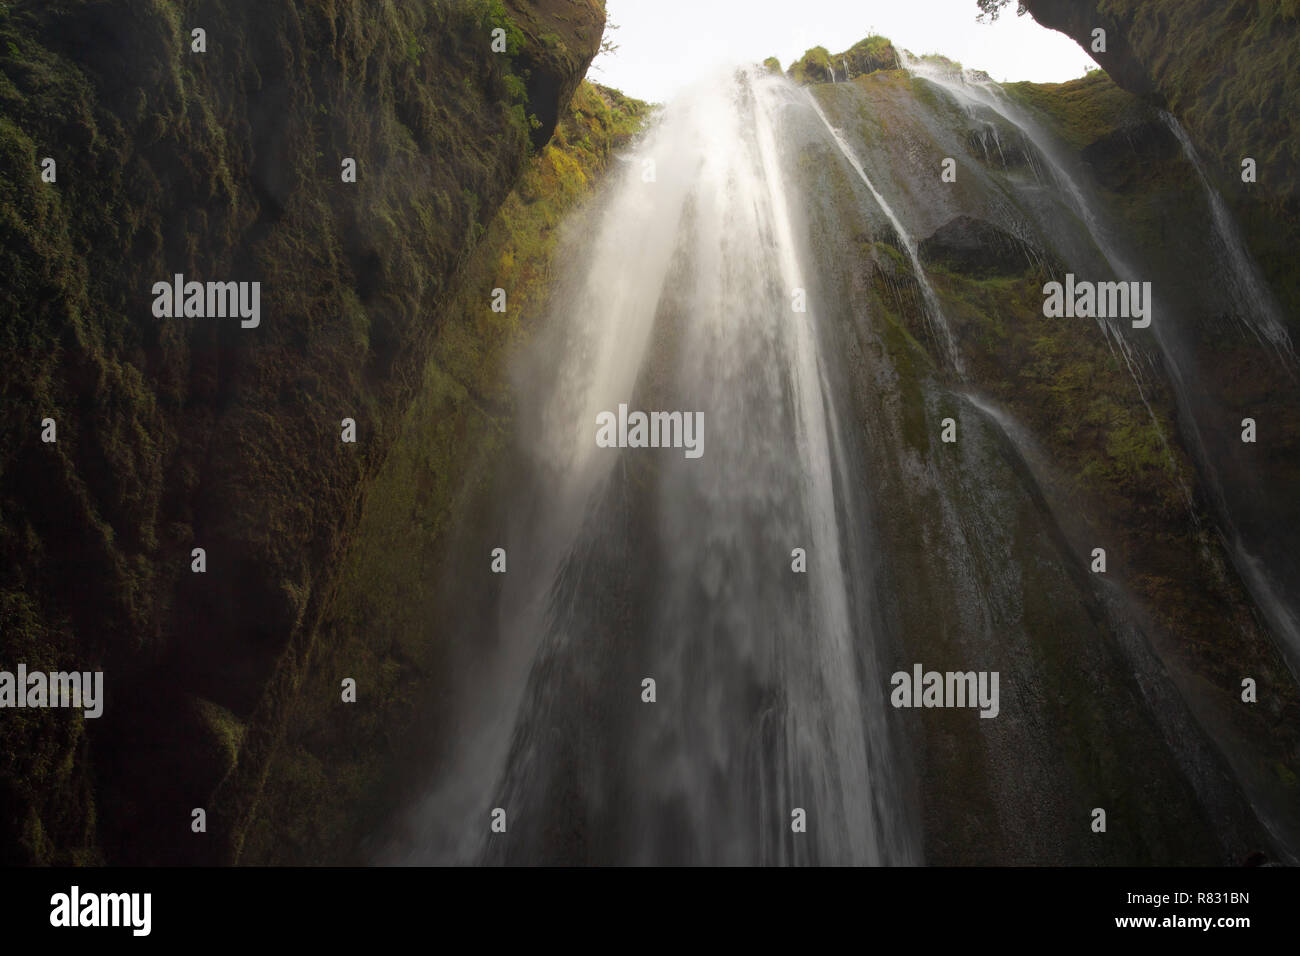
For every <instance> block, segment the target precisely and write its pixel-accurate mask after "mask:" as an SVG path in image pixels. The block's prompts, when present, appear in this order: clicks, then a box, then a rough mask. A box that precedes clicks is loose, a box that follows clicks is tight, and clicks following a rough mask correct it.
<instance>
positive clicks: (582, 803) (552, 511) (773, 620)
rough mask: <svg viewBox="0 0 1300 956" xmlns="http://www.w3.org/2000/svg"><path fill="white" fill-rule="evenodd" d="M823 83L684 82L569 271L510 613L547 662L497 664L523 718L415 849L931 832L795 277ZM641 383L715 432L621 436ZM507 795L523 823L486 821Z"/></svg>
mask: <svg viewBox="0 0 1300 956" xmlns="http://www.w3.org/2000/svg"><path fill="white" fill-rule="evenodd" d="M809 108H810V107H809V105H808V101H807V100H805V99H803V98H802V97H800V96H798V95H796V91H795V90H794V88H793V87H791V86H790V85H789V84H788V82H787V81H786V80H784V79H783V78H780V77H775V76H769V75H766V74H765V73H764V72H763V71H757V70H755V71H740V72H737V73H734V74H728V75H727V76H726V77H725V78H723V79H721V80H719V81H718V82H716V83H711V84H706V85H703V86H701V87H698V88H696V89H695V90H694V91H693V92H692V93H690V94H688V95H685V96H682V97H680V98H679V99H678V100H676V101H675V102H674V103H673V104H672V105H670V106H669V107H668V108H667V109H666V110H665V111H664V113H663V115H662V116H661V118H660V119H659V121H658V122H657V124H656V126H655V127H654V128H653V129H652V130H651V131H650V132H649V133H648V134H647V135H646V137H645V139H644V141H643V142H642V143H641V148H640V149H639V150H638V152H637V156H636V157H634V158H633V161H632V162H630V163H628V164H627V165H626V167H625V169H624V171H623V174H622V177H621V179H620V181H619V182H618V183H617V184H615V185H614V186H613V188H612V190H611V193H610V195H609V196H608V197H607V199H606V202H605V205H604V207H603V210H602V212H601V213H600V219H599V221H598V223H597V224H596V226H595V227H594V228H595V232H594V234H593V236H592V243H591V248H592V249H593V250H594V255H593V256H591V257H583V258H582V260H581V261H580V262H575V265H574V266H573V268H572V269H571V270H570V273H569V274H568V275H567V276H564V277H562V278H561V280H560V282H559V286H558V289H559V291H558V292H557V294H556V301H555V303H554V316H555V322H554V324H555V325H556V327H557V330H556V333H555V336H554V338H553V339H552V340H551V341H550V343H549V347H548V348H542V349H540V350H539V351H540V352H544V353H545V354H546V358H544V359H539V361H542V362H543V364H545V365H546V372H545V374H538V375H537V376H535V377H532V378H531V379H529V378H528V377H527V376H525V379H526V381H525V383H524V384H523V385H522V386H521V389H522V390H523V391H524V392H525V394H526V399H527V400H526V401H525V402H524V403H523V404H525V405H526V406H529V407H533V408H535V409H536V410H537V413H536V416H535V420H534V422H533V424H532V426H531V428H532V431H533V433H532V434H531V436H530V438H529V440H528V442H527V444H528V455H529V456H530V459H531V460H530V469H531V470H532V471H533V472H535V473H536V474H537V475H538V476H539V477H538V478H537V479H536V483H535V487H534V489H533V491H534V494H535V495H536V496H542V497H546V498H547V499H548V500H550V499H554V500H555V501H556V505H555V506H554V507H549V508H547V509H545V511H546V513H545V515H544V516H543V517H542V518H540V519H539V520H537V521H536V522H535V523H534V524H533V525H532V526H531V528H530V530H529V531H527V532H526V533H524V534H522V535H521V539H520V540H518V541H516V542H514V543H513V544H512V546H511V547H510V549H509V550H510V553H511V555H512V561H513V562H514V564H513V565H512V567H511V571H510V573H509V575H507V576H506V577H507V583H506V585H505V586H506V588H507V589H508V591H509V592H510V593H509V594H508V595H506V596H504V600H503V605H504V607H505V608H506V610H505V611H503V614H502V620H501V629H502V632H503V637H502V644H501V646H502V647H503V648H507V647H508V648H510V653H511V654H513V655H518V656H519V657H520V658H522V659H525V660H527V661H528V662H529V666H528V667H527V668H526V669H520V670H518V671H515V672H514V673H513V674H506V673H499V674H497V675H496V680H497V682H498V684H500V683H502V682H506V683H510V682H512V681H513V682H514V684H515V689H514V690H513V691H512V692H509V693H498V694H497V695H496V700H495V702H494V706H495V707H497V708H507V709H509V712H510V713H511V714H512V715H513V719H512V720H510V721H507V722H501V721H493V722H490V723H491V727H490V728H488V729H486V730H484V731H482V732H481V733H479V734H477V735H476V736H475V743H474V745H473V747H472V748H469V747H467V748H464V749H465V753H463V754H462V755H461V757H460V759H459V762H458V764H457V765H456V766H454V767H452V768H450V770H449V772H448V773H447V774H445V775H444V777H443V786H441V787H437V786H436V787H435V788H434V790H433V792H432V793H431V795H430V796H429V797H428V798H427V800H426V801H425V803H424V805H423V806H422V808H421V810H420V813H419V814H418V816H419V818H420V819H421V820H422V821H424V822H423V823H422V824H421V825H422V827H423V833H422V834H421V835H420V836H418V837H417V843H418V844H419V845H418V846H417V847H416V849H415V850H414V851H413V852H409V853H407V854H405V856H404V858H405V859H407V860H415V861H424V860H456V859H462V860H475V859H479V860H483V861H487V862H512V861H517V860H529V861H554V862H577V861H583V862H639V863H654V862H686V863H689V862H713V863H906V862H911V861H913V860H914V859H915V858H916V850H915V841H914V839H913V837H912V835H911V833H910V830H909V828H908V826H907V824H906V823H905V822H904V813H903V810H902V808H901V807H900V806H899V799H898V797H897V795H896V781H895V774H894V770H893V767H892V763H893V760H892V756H891V745H890V741H889V734H888V732H887V728H886V723H885V715H884V706H885V702H884V698H883V691H884V688H885V687H887V683H886V682H885V681H884V680H883V679H882V678H881V677H880V676H879V675H878V674H877V661H876V648H875V647H874V645H873V641H874V639H875V636H876V635H875V633H874V624H873V620H874V619H873V611H872V601H873V597H872V594H871V593H870V589H869V587H868V586H867V585H866V584H865V583H864V582H862V581H861V580H859V577H860V576H859V575H850V574H849V572H850V571H851V570H852V569H854V568H861V567H863V566H865V565H867V564H869V563H870V561H869V556H868V555H866V554H864V553H862V552H863V551H864V549H866V548H869V546H870V545H869V542H868V541H867V540H866V534H865V532H864V531H863V529H862V528H861V527H857V526H850V527H845V526H844V525H843V520H844V517H845V516H846V515H847V516H851V515H855V514H858V513H859V512H860V510H861V505H860V503H859V502H856V501H855V500H854V497H855V495H857V494H859V492H858V490H857V489H855V488H854V487H853V486H852V485H851V484H850V483H849V482H848V481H847V480H846V479H847V476H848V468H847V464H846V450H845V448H844V447H843V434H844V429H842V428H841V427H840V424H839V422H838V420H837V419H838V412H837V410H836V401H835V400H834V397H833V395H832V393H831V390H830V389H829V388H828V380H827V365H826V357H825V355H824V347H823V344H822V341H823V336H822V334H821V330H820V329H819V327H818V323H819V315H818V309H817V306H816V303H815V302H810V303H809V304H808V305H807V307H806V310H803V311H800V310H799V309H797V308H796V306H795V293H796V290H800V289H802V288H803V287H804V286H805V285H806V284H807V283H806V282H805V279H804V270H805V269H806V268H807V267H808V257H809V251H808V247H807V243H806V238H805V236H804V235H803V230H802V226H801V223H800V221H799V219H798V217H797V210H796V209H795V208H794V207H793V206H792V202H793V200H794V197H793V196H792V194H791V193H790V188H789V186H788V183H789V172H788V166H789V164H790V162H791V161H792V158H791V156H790V155H789V153H788V151H787V150H786V149H784V148H783V143H782V138H781V137H780V136H779V133H780V132H781V131H782V130H783V128H784V126H785V120H786V118H787V115H788V114H789V113H790V112H791V111H802V112H803V113H805V114H806V112H807V111H808V110H809ZM647 161H651V162H652V165H651V162H647ZM648 171H650V172H648ZM556 355H558V356H559V359H558V364H557V360H556V358H555V356H556ZM620 404H626V405H628V406H629V407H630V408H631V409H634V410H635V409H644V410H661V411H672V410H680V411H682V412H684V413H688V414H689V413H694V412H700V413H702V416H703V438H704V441H703V454H702V455H701V456H700V457H699V458H694V459H693V458H688V457H687V456H686V455H685V454H684V453H683V451H682V450H680V449H672V448H657V449H654V448H623V449H617V448H599V447H597V444H596V440H595V437H596V421H597V415H598V414H599V413H600V412H602V411H616V410H617V409H618V406H619V405H620ZM796 549H799V550H800V551H801V553H802V554H804V555H806V562H807V570H806V573H795V572H794V571H793V570H792V568H793V565H794V562H795V560H796V559H795V558H794V557H793V554H794V552H795V550H796ZM523 555H529V556H530V557H528V558H524V557H522V556H523ZM513 556H519V557H513ZM532 556H541V557H540V559H537V558H534V557H532ZM646 678H650V679H653V680H654V682H655V693H656V700H655V702H654V703H653V704H651V703H647V702H645V701H643V699H642V694H643V681H644V680H645V679H646ZM471 765H472V766H471ZM484 806H499V807H501V808H503V809H505V810H506V812H507V813H508V814H509V815H510V819H511V820H512V826H511V836H510V838H509V839H506V840H501V839H498V840H494V841H490V842H487V841H484V840H483V839H482V837H481V834H482V827H481V826H479V825H478V821H479V820H481V818H482V813H483V810H482V808H483V807H484ZM468 808H473V813H474V820H473V822H470V821H468V820H464V819H462V818H461V814H462V813H464V812H466V811H467V810H468ZM797 814H802V816H803V818H804V819H806V821H807V824H806V825H807V830H806V833H804V834H801V835H799V838H798V839H795V836H796V834H795V830H794V829H793V827H792V823H793V822H794V820H795V817H796V815H797ZM541 821H544V825H542V823H541ZM566 821H567V823H566ZM515 822H517V825H516V824H515ZM466 831H468V832H472V833H474V834H475V835H476V836H477V837H478V839H477V840H465V839H462V838H461V836H460V835H461V834H462V833H463V832H466ZM516 833H517V834H518V835H517V836H516V835H515V834H516Z"/></svg>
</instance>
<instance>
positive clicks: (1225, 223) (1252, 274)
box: [1160, 110, 1296, 367]
mask: <svg viewBox="0 0 1300 956" xmlns="http://www.w3.org/2000/svg"><path fill="white" fill-rule="evenodd" d="M1160 117H1161V119H1163V120H1164V122H1165V125H1166V126H1168V127H1169V129H1170V131H1171V132H1172V133H1173V134H1174V136H1175V137H1176V138H1177V139H1178V142H1179V143H1180V144H1181V145H1182V148H1183V155H1185V156H1186V157H1187V160H1188V162H1190V163H1191V164H1192V166H1193V167H1194V168H1195V169H1196V175H1197V176H1198V177H1199V178H1200V181H1201V186H1202V188H1203V189H1204V190H1205V199H1206V202H1207V203H1208V204H1209V207H1210V213H1211V216H1212V217H1213V219H1214V235H1215V239H1216V244H1217V245H1218V247H1219V249H1220V251H1221V253H1222V257H1223V259H1224V260H1225V261H1226V262H1227V265H1228V278H1229V281H1230V282H1231V283H1232V286H1233V299H1234V301H1236V302H1239V303H1241V304H1243V305H1244V306H1245V311H1244V313H1241V312H1237V313H1234V314H1235V315H1237V316H1238V317H1239V318H1240V319H1241V321H1242V322H1243V323H1244V324H1245V325H1246V327H1247V328H1248V329H1250V331H1251V332H1253V333H1254V334H1255V335H1256V336H1257V337H1258V338H1259V340H1260V341H1261V342H1264V343H1265V344H1267V345H1270V346H1272V347H1273V349H1274V351H1275V352H1276V353H1277V355H1278V357H1279V358H1281V359H1282V360H1283V362H1285V363H1286V364H1287V365H1288V366H1291V367H1294V366H1295V364H1296V353H1295V348H1294V346H1293V345H1292V342H1291V336H1290V335H1289V334H1288V333H1287V330H1286V326H1285V324H1284V323H1283V321H1282V310H1281V308H1280V307H1279V306H1278V303H1277V300H1276V299H1275V298H1274V297H1273V292H1272V290H1271V289H1269V287H1268V283H1267V282H1265V281H1264V277H1263V275H1261V274H1260V271H1259V266H1258V265H1257V264H1256V263H1255V259H1254V257H1253V256H1251V254H1250V252H1249V251H1248V250H1247V249H1246V242H1245V240H1244V239H1243V238H1242V236H1241V231H1240V230H1239V229H1238V228H1237V223H1236V221H1235V220H1234V219H1233V218H1232V214H1231V213H1230V212H1228V207H1227V204H1226V203H1224V201H1223V197H1222V196H1221V195H1219V191H1218V190H1217V189H1215V188H1214V186H1213V184H1211V182H1210V177H1209V175H1208V174H1207V173H1206V170H1205V163H1204V162H1203V161H1202V160H1201V156H1200V154H1199V153H1198V152H1197V151H1196V147H1195V146H1194V145H1192V140H1191V137H1189V136H1188V135H1187V130H1185V129H1183V124H1182V123H1180V122H1178V120H1177V119H1176V118H1175V117H1174V116H1173V115H1172V114H1170V113H1168V112H1166V111H1164V110H1161V111H1160Z"/></svg>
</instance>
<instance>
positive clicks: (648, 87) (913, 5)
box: [590, 0, 1096, 103]
mask: <svg viewBox="0 0 1300 956" xmlns="http://www.w3.org/2000/svg"><path fill="white" fill-rule="evenodd" d="M606 10H607V12H608V14H609V19H610V20H612V21H613V22H614V23H616V24H618V26H619V29H618V30H615V31H613V32H611V33H610V34H609V35H608V36H609V39H611V40H613V41H614V42H615V43H617V44H618V45H619V49H618V50H616V51H615V52H614V53H613V54H612V55H609V56H602V57H599V58H597V60H596V63H595V66H594V67H593V69H592V72H591V74H590V78H591V79H592V80H595V81H596V82H597V83H603V84H604V85H606V86H613V87H616V88H618V89H621V90H622V91H623V92H624V93H627V94H628V95H629V96H635V97H637V98H639V99H643V100H652V101H655V102H661V103H662V102H665V101H667V100H668V99H670V98H671V97H672V94H673V93H675V92H676V91H677V90H679V89H681V88H682V87H683V86H685V85H687V84H689V83H690V82H691V81H692V80H694V79H697V78H699V77H700V76H702V75H706V74H708V73H709V72H711V71H712V70H713V69H716V68H717V67H719V66H731V65H735V64H739V63H755V62H759V61H761V60H763V59H765V58H767V57H769V56H775V57H777V58H778V59H780V61H781V66H782V67H783V68H788V67H789V66H790V64H791V62H793V61H794V60H797V59H798V58H799V57H801V56H803V53H804V51H805V50H807V49H808V48H809V47H814V46H824V47H826V48H827V49H828V50H830V52H831V53H839V52H840V51H841V50H847V49H848V48H849V47H851V46H852V45H853V44H854V43H856V42H858V41H859V40H861V39H862V38H863V37H866V36H868V35H870V34H872V33H879V34H882V35H884V36H887V37H889V38H890V39H891V40H893V41H894V44H895V46H899V47H903V48H905V49H908V50H911V51H912V52H913V53H915V54H917V55H921V54H925V53H942V54H943V55H944V56H947V57H951V58H952V59H954V60H957V61H958V62H960V63H961V64H962V66H966V67H972V68H975V69H980V70H987V71H988V72H989V73H990V74H991V75H992V76H993V78H994V79H995V80H1002V81H1005V80H1038V81H1040V82H1059V81H1062V80H1069V79H1073V78H1074V77H1077V76H1082V75H1083V73H1084V71H1085V70H1086V69H1087V68H1089V67H1093V66H1095V65H1096V64H1094V63H1093V61H1092V60H1091V59H1090V58H1089V57H1088V55H1087V54H1086V53H1084V52H1083V50H1082V49H1081V48H1080V47H1079V45H1078V44H1076V43H1075V42H1074V41H1073V40H1071V39H1069V38H1067V37H1066V36H1064V35H1063V34H1060V33H1056V32H1055V31H1052V30H1047V29H1045V28H1043V27H1040V26H1039V25H1038V24H1037V23H1036V22H1034V19H1033V18H1032V17H1030V16H1028V15H1026V16H1023V17H1018V16H1016V13H1015V4H1014V3H1012V4H1011V5H1010V6H1008V8H1007V9H1006V10H1005V11H1004V12H1003V14H1002V16H1001V17H999V18H998V20H997V22H996V23H993V24H991V25H990V24H985V23H976V22H975V15H976V14H977V13H978V12H979V11H978V8H977V7H976V6H975V0H607V3H606ZM595 67H599V69H596V68H595Z"/></svg>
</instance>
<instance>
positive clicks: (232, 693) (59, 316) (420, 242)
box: [0, 0, 604, 862]
mask: <svg viewBox="0 0 1300 956" xmlns="http://www.w3.org/2000/svg"><path fill="white" fill-rule="evenodd" d="M603 22H604V11H603V5H602V4H601V3H599V2H598V0H509V2H506V3H503V2H501V0H420V2H415V0H382V2H361V0H324V2H305V0H278V2H266V3H259V4H249V3H242V2H223V0H192V2H179V3H165V2H161V0H131V2H126V0H113V2H95V3H92V2H82V0H61V2H57V3H22V2H19V3H15V2H8V3H0V276H2V277H3V280H2V281H0V318H2V322H0V334H3V337H4V338H3V347H4V360H5V365H6V368H5V373H4V376H3V386H2V388H3V394H2V395H0V400H2V401H3V404H4V409H5V415H4V417H3V421H2V422H0V642H2V643H0V648H2V649H3V659H2V660H0V666H3V667H5V668H7V669H10V670H12V669H13V667H14V666H15V665H16V664H18V663H20V662H21V663H26V664H27V666H28V667H29V668H30V669H36V668H46V669H77V670H103V671H104V674H105V678H104V680H105V686H106V691H105V694H106V702H105V707H104V714H103V716H102V717H100V718H98V720H83V718H82V717H81V716H80V713H79V712H76V711H68V710H27V711H22V712H18V711H7V712H6V713H5V715H4V718H3V720H2V721H0V738H3V739H2V740H0V859H3V860H4V861H5V862H74V861H79V862H94V861H98V860H107V861H110V862H166V861H195V860H214V861H216V860H228V859H232V858H234V857H235V855H236V854H237V852H238V846H239V843H240V841H241V839H242V833H243V829H244V827H245V825H246V823H247V820H248V818H249V816H250V815H251V813H252V812H253V810H254V809H255V806H256V802H257V799H258V794H259V792H260V788H261V784H262V780H263V777H264V775H265V773H266V770H267V766H268V761H269V757H270V754H271V752H272V750H273V748H274V743H275V741H276V739H277V737H278V735H279V733H280V729H281V724H282V722H283V716H284V715H283V711H284V706H285V702H286V701H287V700H289V699H291V698H292V696H293V692H294V689H295V687H296V686H297V684H298V683H299V682H300V680H301V678H302V673H303V662H304V660H305V657H306V655H307V653H308V651H309V649H310V646H311V644H312V642H313V639H314V635H315V633H316V628H317V624H318V621H319V619H320V617H321V614H322V612H323V610H324V609H325V608H326V607H327V606H328V603H329V596H330V593H331V590H332V588H333V586H334V585H333V581H334V578H335V576H336V570H337V566H338V564H339V561H340V557H341V555H342V554H343V553H344V551H345V549H346V547H347V544H348V542H349V541H350V539H351V538H352V536H353V533H354V530H355V526H356V523H357V519H358V516H359V515H360V513H361V511H362V507H363V503H364V499H365V496H366V491H367V487H368V484H369V482H370V480H371V479H372V478H373V476H374V475H375V473H376V471H377V470H378V469H379V467H380V465H381V463H382V462H383V460H384V458H385V455H386V452H387V450H388V448H389V446H390V445H391V444H392V442H393V440H394V439H395V438H396V436H397V435H398V433H399V431H400V428H401V423H402V418H403V413H404V412H405V410H406V408H407V407H408V405H409V404H410V402H411V400H412V398H413V397H414V396H415V395H416V394H417V391H418V389H419V388H420V386H421V381H422V377H423V372H424V369H425V365H426V361H427V359H428V357H429V355H430V352H431V349H432V347H433V343H434V341H435V339H436V337H437V335H438V333H439V330H440V329H441V328H442V327H443V326H444V325H445V324H446V322H447V321H448V318H449V317H448V313H447V311H446V306H447V303H448V297H449V295H450V293H451V292H452V290H453V289H454V287H455V285H456V278H457V275H458V272H459V270H460V269H462V267H463V265H464V263H465V261H466V258H467V255H468V252H469V250H470V249H471V248H472V246H473V244H474V240H476V239H477V238H478V237H479V236H480V235H481V234H482V232H483V230H484V228H485V224H486V223H487V222H488V221H489V220H490V219H491V217H492V214H493V212H494V211H495V210H496V208H497V207H498V205H499V204H500V203H501V201H502V200H503V199H504V198H505V196H506V195H507V193H508V192H509V191H510V189H511V188H512V186H513V185H514V183H515V181H516V180H517V178H518V176H519V174H520V172H521V170H522V168H523V166H524V163H525V161H526V158H527V156H528V154H529V152H530V150H532V149H536V148H537V147H538V146H540V145H542V144H544V143H545V141H546V139H547V138H548V137H549V135H550V132H551V130H552V129H553V127H554V123H555V120H556V117H558V116H559V115H560V112H561V110H562V109H563V108H564V107H565V104H566V103H567V100H568V98H569V97H570V96H571V94H572V93H573V91H574V89H575V88H576V87H577V84H578V82H579V81H580V80H581V77H582V75H583V73H584V72H585V70H586V67H587V64H588V63H589V61H590V59H591V57H592V56H593V55H594V54H595V52H596V49H597V47H598V45H599V41H600V36H601V32H602V28H603ZM196 28H201V29H203V30H204V31H206V50H205V52H195V51H194V49H193V46H192V43H193V39H192V37H193V35H192V32H191V31H193V30H194V29H196ZM497 29H500V30H504V31H505V36H506V39H507V50H506V51H505V52H503V53H498V52H493V50H492V49H491V44H492V33H493V31H494V30H497ZM45 157H51V158H53V159H54V160H55V162H56V164H57V165H56V169H57V179H56V181H55V182H52V183H51V182H45V181H43V180H42V177H41V172H42V160H43V158H45ZM344 157H352V158H355V160H356V162H357V168H358V174H357V181H356V182H355V183H345V182H343V181H342V180H341V175H340V172H341V162H342V160H343V159H344ZM177 273H182V274H184V275H185V277H186V279H187V280H190V279H193V280H198V281H201V282H203V281H258V282H260V283H261V318H260V324H259V325H258V326H257V327H256V328H242V327H241V324H240V322H239V320H238V319H228V318H227V319H213V318H175V319H166V318H156V317H155V316H154V313H153V309H152V306H153V294H152V291H151V290H152V287H153V284H154V283H155V282H158V281H166V280H170V278H171V277H172V276H173V275H175V274H177ZM45 418H51V419H53V420H54V421H55V422H56V425H57V442H55V443H44V442H42V440H41V432H42V428H41V422H42V419H45ZM344 418H352V419H354V420H355V423H356V435H357V441H356V443H355V444H344V443H343V442H342V441H341V440H340V435H341V422H342V420H343V419H344ZM194 548H203V549H205V551H206V563H207V569H206V572H204V573H201V574H200V573H193V572H192V571H191V560H192V559H191V553H192V549H194ZM196 807H203V808H205V809H206V810H207V815H208V820H207V832H206V833H205V834H196V833H193V832H191V826H190V822H191V809H192V808H196Z"/></svg>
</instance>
